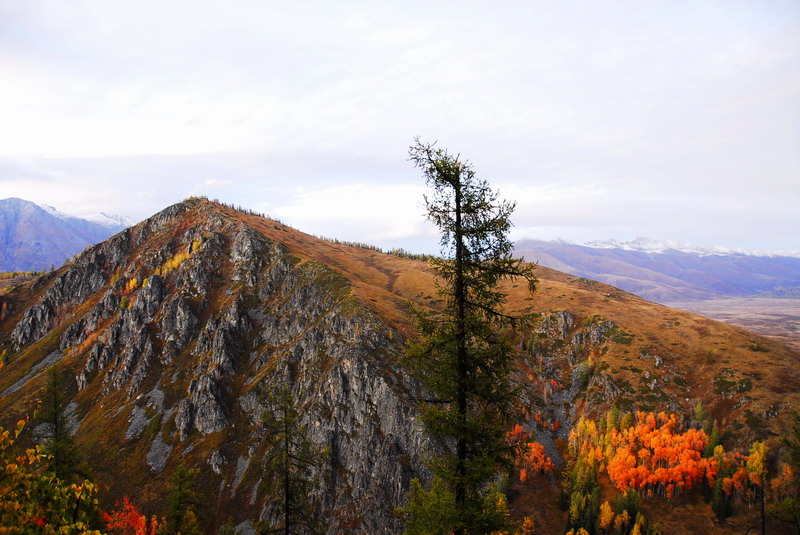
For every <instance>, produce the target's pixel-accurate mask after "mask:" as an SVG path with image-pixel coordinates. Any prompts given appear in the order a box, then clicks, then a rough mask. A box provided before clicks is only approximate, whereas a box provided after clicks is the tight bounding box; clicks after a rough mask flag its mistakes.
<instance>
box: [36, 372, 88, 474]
mask: <svg viewBox="0 0 800 535" xmlns="http://www.w3.org/2000/svg"><path fill="white" fill-rule="evenodd" d="M41 403H42V407H41V410H42V412H41V414H42V416H41V420H42V422H43V423H45V424H47V425H46V435H45V438H46V439H47V442H46V445H45V451H46V453H47V454H48V456H49V461H50V469H51V470H52V471H53V473H55V475H56V476H57V477H58V478H59V479H61V480H62V481H64V482H70V481H71V480H73V479H74V478H75V476H76V475H81V476H83V477H85V474H82V473H80V472H81V470H80V463H81V458H80V454H79V452H78V448H77V446H76V445H75V441H74V440H73V439H72V436H71V435H70V432H69V427H68V425H67V417H66V410H67V402H66V398H65V396H64V389H63V385H62V383H61V371H60V370H59V369H58V367H57V366H52V367H51V368H50V369H49V370H48V372H47V383H46V385H45V388H44V393H43V396H42V400H41Z"/></svg>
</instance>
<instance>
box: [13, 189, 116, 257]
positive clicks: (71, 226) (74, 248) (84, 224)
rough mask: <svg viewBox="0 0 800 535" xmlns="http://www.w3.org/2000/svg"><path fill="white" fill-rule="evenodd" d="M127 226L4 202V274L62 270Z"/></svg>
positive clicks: (107, 219) (109, 219)
mask: <svg viewBox="0 0 800 535" xmlns="http://www.w3.org/2000/svg"><path fill="white" fill-rule="evenodd" d="M103 215H104V214H103ZM93 219H96V218H93ZM127 226H129V225H128V224H127V222H126V221H125V220H124V219H117V218H114V217H109V216H105V218H103V219H101V221H93V220H90V219H85V218H79V217H75V216H72V215H69V214H65V213H63V212H60V211H59V210H57V209H56V208H54V207H52V206H40V205H38V204H35V203H32V202H30V201H26V200H23V199H17V198H10V199H0V271H32V270H47V269H49V268H50V267H54V266H60V265H61V264H62V263H64V261H65V260H66V259H69V258H72V257H73V256H75V255H76V254H78V253H79V252H81V251H82V250H84V249H85V248H86V247H87V246H89V245H94V244H96V243H99V242H101V241H103V240H105V239H106V238H109V237H111V236H112V235H114V234H116V233H117V232H119V231H121V230H123V229H124V228H126V227H127Z"/></svg>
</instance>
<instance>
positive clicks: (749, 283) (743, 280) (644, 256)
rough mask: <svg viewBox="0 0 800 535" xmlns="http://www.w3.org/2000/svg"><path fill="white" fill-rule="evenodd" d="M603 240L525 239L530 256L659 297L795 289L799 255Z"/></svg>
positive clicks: (522, 249) (521, 247)
mask: <svg viewBox="0 0 800 535" xmlns="http://www.w3.org/2000/svg"><path fill="white" fill-rule="evenodd" d="M627 243H628V246H627V247H620V246H619V245H620V244H619V242H614V241H611V242H604V244H603V246H602V247H600V246H590V245H576V244H571V243H567V242H563V241H561V242H549V241H542V240H521V241H519V242H517V243H516V244H515V251H516V253H517V254H519V255H521V256H523V257H525V258H526V259H527V260H529V261H532V262H533V261H536V262H538V263H539V264H541V265H544V266H548V267H552V268H554V269H559V270H561V271H566V272H569V273H573V274H575V275H578V276H581V277H588V278H592V279H595V280H600V281H603V282H606V283H608V284H612V285H614V286H618V287H619V288H621V289H623V290H626V291H630V292H633V293H635V294H637V295H639V296H641V297H644V298H645V299H650V300H653V301H656V302H660V303H666V302H675V301H684V300H694V299H711V298H716V297H720V296H726V295H727V296H737V297H744V296H763V295H767V294H772V295H776V296H782V295H793V294H794V293H795V292H796V291H797V289H799V288H800V258H794V257H787V256H754V255H747V254H741V253H721V252H718V253H714V254H710V253H709V254H706V253H701V252H698V251H695V252H690V251H689V250H686V251H684V250H674V249H673V250H671V249H668V248H665V247H664V243H662V242H656V243H650V242H643V241H640V242H636V243H634V242H627Z"/></svg>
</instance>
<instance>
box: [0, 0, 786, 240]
mask: <svg viewBox="0 0 800 535" xmlns="http://www.w3.org/2000/svg"><path fill="white" fill-rule="evenodd" d="M416 136H419V137H420V138H421V139H422V140H423V141H426V142H434V141H436V142H437V143H438V146H441V147H444V148H447V149H448V150H449V151H450V152H451V153H453V154H459V155H460V156H461V157H462V158H463V159H465V160H468V161H469V162H470V163H471V164H472V165H473V167H474V169H475V171H476V173H477V175H478V177H480V178H484V179H486V180H487V181H488V182H489V183H490V184H492V186H494V187H496V188H497V189H498V190H499V191H500V195H501V197H503V198H506V199H510V200H515V201H516V202H517V209H516V211H515V213H514V216H513V222H514V225H515V227H514V230H513V231H512V234H511V237H512V238H513V239H522V238H526V237H529V238H540V239H555V238H561V239H566V240H571V241H575V242H583V241H588V240H602V239H610V238H614V239H617V240H629V239H633V238H635V237H637V236H648V237H651V238H663V239H676V240H680V241H684V242H690V243H696V244H701V245H708V246H723V247H729V248H734V249H740V248H743V249H749V250H757V251H800V208H799V207H800V2H797V1H796V0H786V1H783V0H750V1H737V0H723V1H718V2H712V1H706V0H692V1H688V0H684V1H682V0H652V1H648V2H642V1H633V0H631V1H627V0H619V1H614V2H608V1H602V0H596V1H571V0H566V1H564V2H545V1H502V0H501V1H498V0H494V1H492V2H488V1H487V2H475V1H470V0H460V1H457V2H437V1H435V0H427V1H424V2H423V1H415V0H404V1H402V2H395V1H387V2H375V1H374V0H369V1H363V2H362V1H349V0H342V1H339V2H329V1H317V0H309V1H303V2H274V1H270V0H257V1H252V2H250V1H244V0H235V1H234V0H228V1H226V2H207V1H202V0H191V1H183V0H171V1H169V2H164V1H163V0H159V1H151V0H137V1H135V2H132V1H125V2H116V1H103V2H100V1H88V0H70V1H69V2H67V1H63V0H48V1H45V0H26V1H24V2H19V1H15V0H0V198H6V197H21V198H24V199H28V200H32V201H34V202H38V203H43V204H49V205H52V206H55V207H56V208H57V209H58V210H60V211H62V212H66V213H72V214H75V215H88V214H92V213H97V212H101V211H102V212H106V213H112V214H124V215H126V216H128V217H130V218H132V219H134V220H141V219H144V218H146V217H148V216H150V215H152V214H154V213H156V212H158V211H160V210H161V209H163V208H165V207H166V206H168V205H170V204H172V203H175V202H179V201H181V200H182V199H184V198H186V197H188V196H191V195H205V196H208V197H209V198H212V199H214V198H216V199H219V200H221V201H224V202H227V203H232V204H235V205H241V206H244V207H247V208H251V209H253V210H257V211H259V212H264V213H267V214H268V215H270V216H272V217H275V218H277V219H279V220H281V221H283V222H284V223H287V224H290V225H292V226H293V227H296V228H298V229H300V230H303V231H305V232H308V233H312V234H317V235H323V236H328V237H337V238H339V239H344V240H354V241H361V242H367V243H372V244H375V245H379V246H381V247H385V248H394V247H403V248H406V249H409V250H413V251H418V252H436V248H437V247H436V243H437V238H436V229H435V227H433V226H432V225H431V224H430V223H428V222H427V221H426V220H425V216H424V206H423V201H422V199H423V195H424V194H425V192H426V188H425V184H424V179H423V177H422V176H421V175H420V173H419V171H418V170H417V169H415V168H414V166H413V165H412V163H411V162H409V161H408V148H409V146H410V145H411V144H412V143H413V142H414V139H415V137H416Z"/></svg>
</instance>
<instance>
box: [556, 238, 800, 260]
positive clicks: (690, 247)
mask: <svg viewBox="0 0 800 535" xmlns="http://www.w3.org/2000/svg"><path fill="white" fill-rule="evenodd" d="M559 242H560V243H570V242H565V241H564V240H559ZM573 245H584V246H586V247H593V248H595V249H622V250H625V251H639V252H643V253H656V254H663V253H668V252H677V253H686V254H695V255H701V256H707V255H747V256H767V257H775V256H790V257H795V258H799V257H800V251H779V252H763V251H750V250H747V249H729V248H727V247H720V246H710V247H709V246H705V245H696V244H694V243H686V242H681V241H678V240H658V239H651V238H644V237H638V238H635V239H633V240H628V241H618V240H613V239H612V240H602V241H589V242H585V243H583V244H573Z"/></svg>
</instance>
